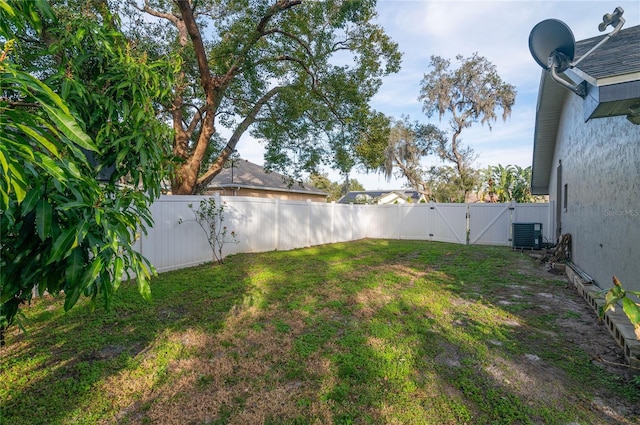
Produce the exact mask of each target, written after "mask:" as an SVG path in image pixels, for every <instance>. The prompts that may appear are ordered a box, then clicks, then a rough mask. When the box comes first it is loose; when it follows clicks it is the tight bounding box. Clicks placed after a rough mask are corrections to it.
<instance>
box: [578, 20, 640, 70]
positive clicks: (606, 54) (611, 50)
mask: <svg viewBox="0 0 640 425" xmlns="http://www.w3.org/2000/svg"><path fill="white" fill-rule="evenodd" d="M604 37H606V35H599V36H597V37H591V38H588V39H586V40H581V41H578V42H576V59H579V58H580V57H582V55H584V54H585V53H587V52H588V51H589V49H591V48H592V47H593V46H595V45H596V44H597V43H598V42H600V40H602V39H603V38H604ZM577 68H579V69H580V70H582V71H583V72H586V73H587V74H589V75H591V76H592V77H595V78H606V77H613V76H616V75H624V74H630V73H633V72H638V71H640V25H636V26H634V27H629V28H623V29H622V30H620V32H619V33H618V34H616V35H615V36H613V37H611V39H610V40H609V41H607V42H606V43H605V44H604V45H603V46H601V47H600V48H598V49H596V50H595V51H594V52H593V53H591V54H590V55H589V56H587V57H586V58H585V60H584V61H582V62H580V63H579V64H578V65H577Z"/></svg>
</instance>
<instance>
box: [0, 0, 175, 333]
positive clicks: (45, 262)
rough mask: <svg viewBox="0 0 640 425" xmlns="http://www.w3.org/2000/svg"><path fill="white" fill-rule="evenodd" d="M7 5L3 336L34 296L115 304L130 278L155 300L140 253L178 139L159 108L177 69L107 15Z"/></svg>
mask: <svg viewBox="0 0 640 425" xmlns="http://www.w3.org/2000/svg"><path fill="white" fill-rule="evenodd" d="M0 6H1V7H0V10H1V12H2V13H0V21H1V24H0V42H3V44H4V46H3V51H2V54H1V55H0V91H1V92H2V97H1V98H0V117H1V118H0V166H1V167H0V209H2V215H1V217H0V234H2V244H1V245H0V251H1V254H2V256H1V259H0V269H1V270H2V273H0V329H4V328H5V327H6V326H8V325H10V324H12V323H13V322H14V319H15V318H16V314H17V313H18V311H19V308H20V305H22V304H24V303H26V302H29V301H30V299H31V297H32V296H33V294H34V292H38V293H40V294H44V293H45V292H48V293H52V294H57V293H60V292H64V294H65V296H66V300H65V304H64V307H65V309H66V310H68V309H70V308H72V307H73V306H74V305H75V304H76V302H77V301H78V299H79V298H80V296H87V297H90V298H91V299H92V300H94V301H95V300H97V297H98V295H100V296H101V297H102V299H103V300H104V303H105V305H106V306H109V303H110V300H111V298H112V295H113V292H114V291H115V289H116V288H117V286H118V285H119V282H120V279H121V278H122V277H123V274H124V275H126V276H128V277H131V275H132V273H133V274H134V275H135V276H136V277H137V281H138V285H139V289H140V293H141V294H142V295H143V296H144V297H146V298H149V296H150V292H149V277H150V275H151V273H152V267H151V265H150V264H149V262H148V261H147V260H146V259H144V258H143V257H142V256H141V255H140V254H139V253H138V252H136V251H135V250H134V247H133V246H134V242H135V240H136V238H137V233H138V232H140V231H145V226H149V225H151V222H152V219H151V215H150V212H149V209H148V206H149V204H150V202H151V201H152V200H153V199H154V198H155V197H157V196H158V195H159V194H160V179H161V178H162V176H163V175H164V174H165V172H166V167H165V166H164V161H165V158H166V155H167V152H168V149H169V146H170V144H169V141H170V135H171V134H170V132H169V131H168V130H167V127H164V126H162V125H161V124H160V123H159V122H158V121H157V120H156V119H155V112H154V108H157V107H159V105H160V103H161V102H162V101H163V96H166V95H167V94H168V93H169V90H168V87H169V86H164V83H165V82H167V81H168V82H170V81H171V72H170V70H171V68H170V67H169V66H168V64H167V63H163V62H153V63H152V62H149V61H148V60H147V58H146V56H145V55H144V54H143V55H139V54H138V53H137V52H136V51H135V49H134V48H133V47H132V46H130V45H129V44H128V43H127V42H126V40H125V39H124V37H123V36H122V34H121V33H120V32H119V31H118V30H117V27H115V26H114V24H113V22H114V21H116V19H115V18H114V17H112V16H110V15H106V16H102V17H101V19H89V16H86V15H83V14H82V13H80V12H75V14H74V13H71V14H70V15H69V16H66V15H65V16H64V20H62V18H61V19H58V15H56V13H58V12H59V11H58V10H55V11H54V10H53V9H51V8H50V7H49V6H48V3H47V2H44V1H42V2H19V1H18V2H13V1H5V0H0ZM65 11H66V12H69V10H68V9H66V10H65ZM94 18H95V16H94ZM16 40H20V41H16ZM22 44H28V45H29V49H28V50H29V51H30V53H29V55H28V58H29V60H26V59H25V56H24V55H22V53H21V52H23V51H25V46H23V45H22ZM19 52H20V54H18V53H19ZM43 64H45V65H46V66H44V67H41V68H39V69H36V66H43ZM162 70H166V72H164V74H163V73H162V72H161V71H162ZM106 169H112V170H115V171H114V172H112V173H110V175H109V176H108V178H106V179H105V178H104V176H105V173H104V170H106Z"/></svg>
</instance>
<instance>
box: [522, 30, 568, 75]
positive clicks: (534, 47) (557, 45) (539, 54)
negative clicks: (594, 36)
mask: <svg viewBox="0 0 640 425" xmlns="http://www.w3.org/2000/svg"><path fill="white" fill-rule="evenodd" d="M529 51H531V55H532V56H533V58H534V59H535V60H536V62H538V65H540V66H541V67H542V68H544V69H545V70H549V69H550V67H551V66H550V64H549V58H551V57H553V56H556V55H557V54H558V53H560V55H558V56H560V57H562V59H564V60H563V62H566V63H567V64H568V63H570V62H572V61H573V57H574V56H575V53H576V41H575V38H574V37H573V33H572V32H571V29H569V27H568V26H567V24H565V23H564V22H562V21H559V20H557V19H546V20H544V21H542V22H539V23H538V24H537V25H536V26H535V27H533V29H532V30H531V33H530V34H529ZM552 63H553V62H552ZM558 71H559V72H562V71H563V70H562V69H558Z"/></svg>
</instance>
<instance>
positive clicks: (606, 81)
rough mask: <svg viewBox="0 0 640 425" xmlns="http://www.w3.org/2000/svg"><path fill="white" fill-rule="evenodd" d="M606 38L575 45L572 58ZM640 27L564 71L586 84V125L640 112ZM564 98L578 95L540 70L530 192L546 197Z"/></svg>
mask: <svg viewBox="0 0 640 425" xmlns="http://www.w3.org/2000/svg"><path fill="white" fill-rule="evenodd" d="M603 37H606V35H602V36H598V37H593V38H589V39H586V40H582V41H578V42H576V55H575V57H576V59H579V58H580V57H581V56H582V55H584V54H585V53H586V52H588V51H589V50H590V49H591V48H592V47H593V46H594V45H595V44H596V43H598V42H599V41H600V40H601V39H602V38H603ZM639 45H640V25H639V26H634V27H630V28H626V29H623V30H621V31H620V32H619V33H618V34H617V35H615V36H613V37H612V38H611V39H610V40H609V41H608V42H606V43H605V44H603V45H602V46H600V47H599V48H598V49H596V50H595V51H594V52H593V53H591V54H590V55H589V56H588V57H586V58H585V59H584V60H583V61H581V62H580V63H579V64H578V65H577V66H576V67H575V68H570V69H568V70H567V71H565V76H567V77H570V78H571V79H572V80H574V83H580V82H581V81H585V83H586V85H587V96H586V97H585V99H584V101H583V105H584V115H585V121H588V120H589V119H592V118H601V117H608V116H616V115H627V114H629V108H631V107H632V106H635V105H638V106H639V107H640V48H639V47H638V46H639ZM566 96H577V95H575V94H573V93H572V92H571V91H569V90H567V89H566V88H565V87H563V86H561V85H560V84H558V83H557V82H555V81H554V80H553V79H552V78H551V76H550V75H549V72H547V71H544V70H543V71H542V77H541V79H540V88H539V91H538V105H537V108H536V123H535V133H534V141H533V164H532V172H531V193H532V194H533V195H547V194H548V193H549V179H550V175H551V171H552V170H551V168H552V166H553V164H552V162H553V155H554V152H555V145H556V135H557V131H558V124H559V121H560V117H561V115H562V107H563V104H564V100H565V98H566Z"/></svg>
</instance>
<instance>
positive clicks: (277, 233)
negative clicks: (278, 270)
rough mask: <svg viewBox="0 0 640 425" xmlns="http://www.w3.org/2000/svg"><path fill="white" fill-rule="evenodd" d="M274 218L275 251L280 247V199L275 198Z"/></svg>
mask: <svg viewBox="0 0 640 425" xmlns="http://www.w3.org/2000/svg"><path fill="white" fill-rule="evenodd" d="M275 209H276V212H275V214H276V216H275V223H276V229H275V230H276V234H275V239H276V240H275V241H274V245H275V248H274V249H275V250H276V251H277V250H278V248H279V246H280V198H276V208H275Z"/></svg>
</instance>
